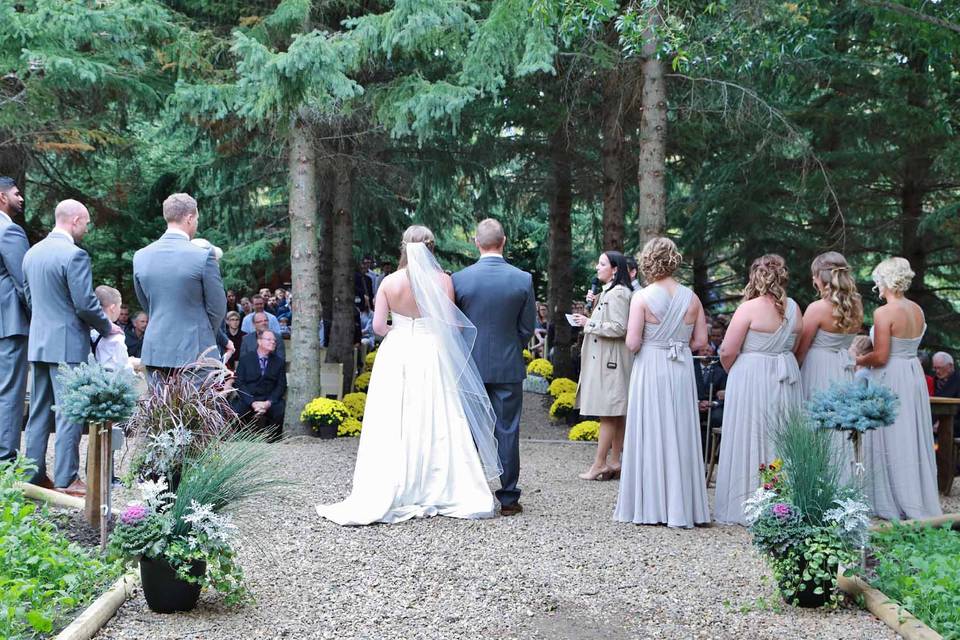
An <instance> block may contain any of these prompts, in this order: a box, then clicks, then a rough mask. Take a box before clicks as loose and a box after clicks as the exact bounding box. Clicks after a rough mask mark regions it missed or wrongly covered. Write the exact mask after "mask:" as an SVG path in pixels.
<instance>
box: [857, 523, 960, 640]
mask: <svg viewBox="0 0 960 640" xmlns="http://www.w3.org/2000/svg"><path fill="white" fill-rule="evenodd" d="M870 541H871V543H872V544H873V547H874V554H875V555H876V558H877V567H876V577H875V578H874V580H873V586H875V587H876V588H877V589H880V590H881V591H883V592H884V593H885V594H887V595H888V596H890V597H891V598H893V599H894V600H896V601H897V602H899V603H900V604H902V605H903V606H904V607H905V608H906V609H907V610H908V611H909V612H910V613H912V614H913V615H915V616H916V617H917V618H919V619H920V620H922V621H923V622H924V623H925V624H926V625H927V626H929V627H931V628H932V629H934V630H935V631H937V632H938V633H939V634H940V635H942V636H943V637H944V638H948V639H949V638H954V639H957V638H960V532H957V531H953V530H951V529H950V528H949V526H944V527H911V526H903V525H895V526H894V527H893V528H892V529H889V530H887V531H883V532H878V533H874V534H873V535H872V536H871V537H870Z"/></svg>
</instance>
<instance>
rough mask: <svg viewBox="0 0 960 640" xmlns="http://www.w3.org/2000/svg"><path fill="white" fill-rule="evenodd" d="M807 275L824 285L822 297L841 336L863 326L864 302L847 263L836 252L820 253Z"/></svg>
mask: <svg viewBox="0 0 960 640" xmlns="http://www.w3.org/2000/svg"><path fill="white" fill-rule="evenodd" d="M810 273H811V274H812V275H813V276H814V277H816V278H818V279H819V280H820V282H821V283H823V290H822V291H821V292H820V295H821V297H822V298H823V299H824V300H827V301H828V302H829V303H830V304H831V305H832V306H833V319H834V321H835V322H836V324H837V328H838V329H840V331H841V332H843V333H851V332H852V331H853V330H856V329H859V328H860V325H861V324H863V302H862V301H861V300H860V294H859V293H857V283H856V281H854V279H853V275H852V274H851V273H850V265H848V264H847V259H846V258H844V257H843V256H842V255H841V254H839V253H837V252H836V251H828V252H826V253H821V254H820V255H818V256H817V257H816V258H814V259H813V263H812V264H811V265H810Z"/></svg>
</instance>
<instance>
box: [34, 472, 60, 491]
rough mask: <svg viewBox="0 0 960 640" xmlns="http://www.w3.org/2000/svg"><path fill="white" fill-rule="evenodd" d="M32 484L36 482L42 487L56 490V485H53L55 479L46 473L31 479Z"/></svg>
mask: <svg viewBox="0 0 960 640" xmlns="http://www.w3.org/2000/svg"><path fill="white" fill-rule="evenodd" d="M30 484H35V485H37V486H38V487H40V488H42V489H50V490H51V491H54V490H56V487H55V486H53V480H51V479H50V478H49V476H47V475H46V474H44V475H42V476H40V477H39V478H34V479H33V480H31V481H30Z"/></svg>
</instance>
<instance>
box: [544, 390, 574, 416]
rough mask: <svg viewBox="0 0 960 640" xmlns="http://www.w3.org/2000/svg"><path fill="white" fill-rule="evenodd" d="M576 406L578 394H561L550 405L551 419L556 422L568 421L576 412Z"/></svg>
mask: <svg viewBox="0 0 960 640" xmlns="http://www.w3.org/2000/svg"><path fill="white" fill-rule="evenodd" d="M576 405H577V394H576V393H569V392H568V393H561V394H560V395H558V396H557V399H556V400H554V401H553V404H552V405H550V417H551V418H552V419H554V420H566V419H567V418H568V417H570V416H571V415H573V412H574V411H576Z"/></svg>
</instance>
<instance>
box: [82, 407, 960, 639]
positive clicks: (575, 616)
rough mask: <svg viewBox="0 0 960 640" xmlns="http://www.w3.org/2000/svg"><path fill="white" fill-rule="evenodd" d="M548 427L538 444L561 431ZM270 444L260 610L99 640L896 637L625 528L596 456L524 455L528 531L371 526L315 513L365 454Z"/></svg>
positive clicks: (705, 533)
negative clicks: (593, 471) (600, 478)
mask: <svg viewBox="0 0 960 640" xmlns="http://www.w3.org/2000/svg"><path fill="white" fill-rule="evenodd" d="M527 404H528V405H533V407H532V408H534V409H536V412H537V413H542V409H540V408H539V407H537V406H536V405H534V403H530V402H528V403H527ZM535 419H536V414H535V413H534V412H530V414H529V415H527V416H525V421H524V426H525V427H528V426H529V429H528V430H529V433H527V434H526V435H527V436H528V437H535V438H537V439H540V438H543V437H545V436H546V435H549V434H550V433H553V434H554V435H553V437H557V434H558V433H562V430H559V429H558V428H555V427H550V426H549V425H546V424H533V422H535ZM545 429H547V430H552V431H545ZM265 446H266V447H269V448H270V449H271V451H272V452H273V453H275V454H276V456H277V458H276V459H277V471H278V473H279V474H281V475H282V476H283V477H285V478H287V479H289V480H290V481H292V482H294V483H296V484H295V485H294V486H293V487H291V489H290V490H289V491H287V492H285V493H284V494H283V495H278V496H275V497H271V498H270V499H263V500H259V501H257V502H256V503H248V504H246V505H244V506H243V507H242V508H241V510H240V511H239V512H238V514H237V521H238V524H239V525H240V527H241V530H242V531H243V534H244V539H245V542H244V548H243V551H242V553H241V561H242V562H243V565H244V567H245V569H246V571H247V575H248V578H249V579H250V582H251V587H252V589H253V591H254V593H255V594H256V596H257V604H256V605H254V606H252V607H248V608H246V609H242V610H238V611H233V610H229V609H226V608H225V607H223V606H222V605H221V604H220V601H219V599H218V598H217V597H216V595H214V594H204V596H203V597H202V599H201V604H200V606H199V608H198V609H197V610H196V611H194V612H192V613H190V614H181V615H174V616H161V615H156V614H153V613H151V612H150V611H149V610H148V609H147V607H146V604H145V603H144V601H143V598H142V596H139V595H138V596H137V597H136V598H134V599H133V600H131V601H130V602H128V603H127V604H126V605H125V606H124V607H123V608H121V610H120V612H119V613H118V615H117V617H116V618H114V619H113V620H112V621H111V622H110V623H109V624H108V626H107V627H106V628H105V629H104V630H103V631H102V632H101V633H100V634H99V635H98V636H96V637H97V638H100V639H120V638H124V639H133V638H150V639H151V640H160V639H167V638H195V639H201V638H203V639H218V640H219V639H228V638H230V639H233V638H397V639H406V638H469V639H474V638H518V639H520V638H522V639H527V638H538V639H540V638H542V639H544V640H566V639H574V638H597V637H602V638H613V639H620V638H731V639H732V638H744V637H749V638H769V639H770V640H785V639H790V638H857V639H859V638H895V637H896V635H895V634H893V633H891V632H890V631H889V630H888V629H887V628H886V627H885V626H884V625H883V624H882V623H880V622H879V621H877V620H875V619H874V618H873V617H872V616H871V615H870V614H868V613H865V612H862V611H860V610H858V609H844V610H841V611H838V612H830V613H824V612H820V611H815V612H811V611H805V610H800V609H794V608H792V607H786V606H780V605H776V606H775V609H779V611H777V610H773V611H771V610H770V609H769V607H764V606H763V602H765V601H766V602H769V603H774V604H776V603H777V602H778V600H777V598H776V595H775V592H774V589H773V587H772V585H771V584H770V578H769V572H768V571H767V569H766V567H765V565H764V562H763V561H762V560H761V559H760V558H759V557H758V556H757V555H756V554H755V553H754V552H753V551H752V549H751V547H750V543H749V539H748V535H747V533H746V531H745V530H744V529H742V528H739V527H709V528H698V529H694V530H692V531H674V530H670V529H667V528H665V527H637V526H632V525H621V524H616V523H614V522H612V521H611V513H612V511H613V505H614V501H615V499H616V483H615V482H602V483H601V482H594V483H589V482H583V481H580V480H578V479H577V478H576V477H575V473H576V472H577V471H579V470H580V468H581V467H582V466H584V465H585V463H586V462H587V461H588V460H589V457H590V453H591V452H592V450H591V449H589V447H585V446H584V445H578V444H554V443H543V442H538V441H530V440H527V441H525V442H523V443H522V464H523V471H522V475H521V482H522V485H521V486H522V487H523V489H524V496H523V499H522V502H523V504H524V506H525V509H526V510H525V512H524V513H523V514H522V515H520V516H518V517H512V518H502V517H498V518H495V519H493V520H486V521H457V520H451V519H446V518H432V519H429V520H417V521H412V522H406V523H402V524H399V525H393V526H385V525H378V526H370V527H363V528H341V527H338V526H336V525H334V524H332V523H330V522H327V521H322V520H320V519H319V518H318V517H317V516H316V513H315V511H314V510H313V505H314V504H315V503H316V502H318V501H321V502H330V501H335V500H337V499H340V498H342V497H344V496H345V495H346V494H347V493H348V492H349V489H350V482H351V477H352V472H353V462H354V459H355V455H356V440H348V439H343V440H336V441H323V442H321V441H317V440H305V439H303V440H299V441H297V440H294V441H291V442H287V443H284V444H278V445H265ZM711 493H712V491H711ZM951 502H952V503H955V502H956V499H955V498H954V499H952V500H951ZM951 506H952V507H953V508H954V509H956V508H957V505H956V504H952V505H951ZM758 603H759V605H758Z"/></svg>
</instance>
